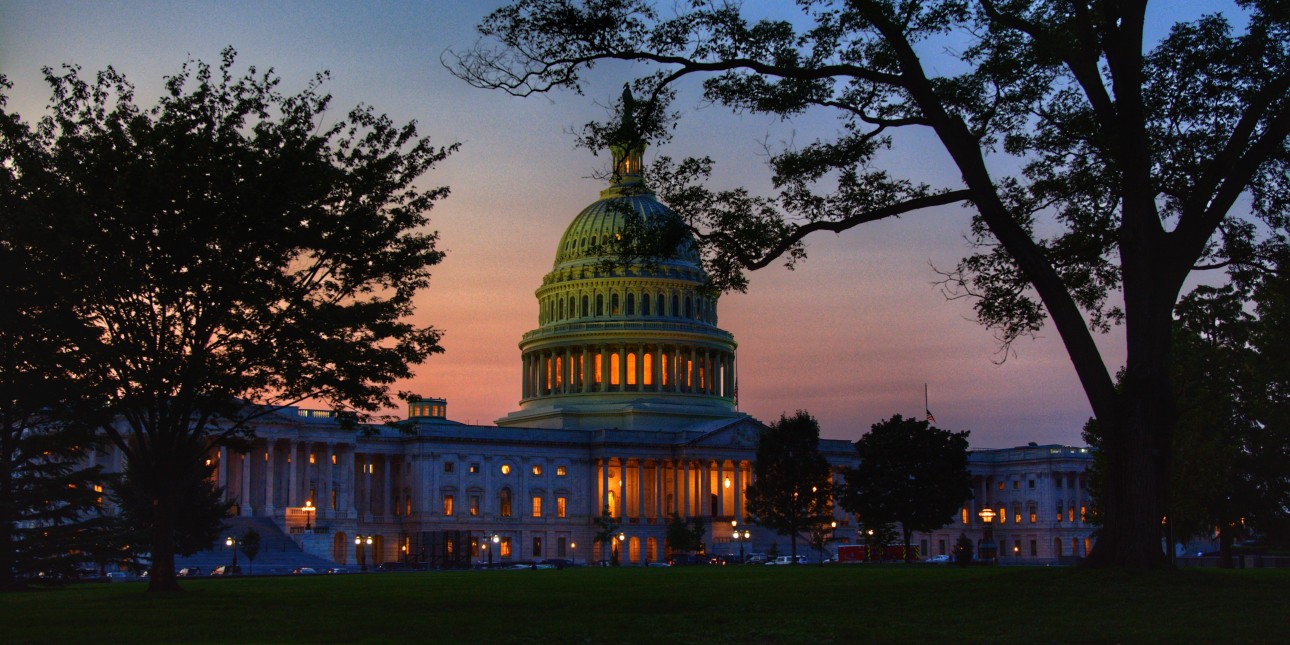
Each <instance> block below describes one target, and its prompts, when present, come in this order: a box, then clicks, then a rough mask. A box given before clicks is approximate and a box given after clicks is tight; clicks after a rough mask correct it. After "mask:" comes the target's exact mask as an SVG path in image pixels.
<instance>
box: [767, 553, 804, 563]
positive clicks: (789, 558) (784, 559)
mask: <svg viewBox="0 0 1290 645" xmlns="http://www.w3.org/2000/svg"><path fill="white" fill-rule="evenodd" d="M797 563H798V564H806V556H804V555H799V556H797ZM766 564H793V556H791V555H781V556H779V557H778V558H775V559H774V560H771V561H770V562H767V563H766Z"/></svg>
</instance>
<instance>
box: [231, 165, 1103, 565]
mask: <svg viewBox="0 0 1290 645" xmlns="http://www.w3.org/2000/svg"><path fill="white" fill-rule="evenodd" d="M641 153H642V149H641V147H637V148H633V149H615V150H614V157H615V162H614V163H615V168H616V169H617V172H616V173H615V175H614V179H613V180H612V181H611V183H610V185H609V186H608V188H606V189H605V190H603V191H601V193H600V199H598V200H597V201H595V202H594V203H592V204H591V205H590V206H588V207H587V208H585V209H584V210H583V211H582V212H581V213H579V214H578V215H577V216H576V217H574V218H573V221H572V222H571V223H570V224H569V226H568V228H567V229H566V231H565V233H564V235H563V236H562V237H561V239H560V242H559V245H558V246H557V247H556V249H555V262H554V265H553V267H552V270H551V272H550V273H548V274H547V275H546V276H545V277H543V279H542V283H541V286H540V287H539V288H538V289H537V294H536V295H537V299H538V326H537V328H536V329H534V330H532V331H530V332H528V333H526V334H524V336H523V338H522V339H521V340H520V350H521V354H522V358H521V364H520V365H519V368H520V376H521V378H520V381H521V383H522V388H521V392H522V397H521V399H520V402H519V409H518V410H516V411H514V412H511V413H510V414H508V415H506V416H505V417H503V418H501V419H499V420H497V422H496V425H468V424H463V423H459V422H456V421H453V420H451V418H450V414H449V408H448V401H446V400H444V399H435V398H427V399H422V400H420V401H416V402H413V403H411V404H409V406H408V410H407V423H406V427H405V428H403V429H402V430H399V429H394V428H389V427H384V426H381V427H371V428H367V429H366V430H367V432H358V433H356V432H354V431H353V430H352V429H344V428H342V426H341V424H340V423H339V422H338V420H337V419H336V418H335V416H334V414H333V413H332V412H331V411H327V410H309V409H303V408H294V407H288V408H283V409H281V410H279V411H278V412H276V413H275V414H272V415H268V416H266V417H264V418H263V419H262V420H260V421H259V422H258V423H257V426H256V428H255V430H256V438H255V440H254V441H253V443H252V445H251V449H250V450H249V451H248V452H247V453H245V454H239V453H237V452H233V451H231V450H229V449H227V448H221V449H220V450H219V452H218V454H213V455H211V459H212V461H213V464H212V465H214V466H215V467H216V470H215V472H216V473H217V475H216V477H217V478H218V481H217V483H218V485H219V486H221V487H223V488H224V494H225V496H226V500H227V501H228V502H230V503H231V504H233V508H234V514H235V515H236V516H238V519H239V520H242V521H243V522H245V521H247V518H252V519H254V518H259V519H258V521H259V525H261V526H271V530H276V531H281V533H283V534H285V535H286V536H289V537H290V538H291V539H293V540H294V541H295V542H296V543H297V544H298V545H299V546H300V547H301V548H302V549H303V550H304V551H305V552H306V553H308V554H312V555H314V556H318V557H321V558H323V559H325V560H329V561H331V562H334V563H337V564H338V565H348V566H370V565H372V564H374V563H383V562H391V561H409V562H420V563H426V564H427V565H428V566H435V567H441V566H442V567H449V566H469V565H471V564H472V563H477V562H480V561H484V560H486V559H493V558H496V559H497V560H498V561H502V562H505V561H508V560H509V561H518V560H525V561H528V560H541V559H547V558H564V559H569V560H574V561H577V562H579V563H582V562H589V561H597V560H602V559H607V558H608V557H609V551H610V549H611V548H613V547H614V546H615V545H613V544H597V543H594V540H593V537H594V535H595V533H596V532H597V531H598V530H599V529H598V526H597V523H596V518H598V517H600V516H602V515H604V514H606V513H607V514H608V515H610V516H612V518H613V523H615V524H617V525H618V529H617V531H616V534H618V535H621V536H622V541H621V544H620V545H619V548H620V549H621V556H620V557H621V561H622V562H623V563H624V564H644V563H649V562H655V561H659V560H662V559H665V558H666V556H667V553H666V544H665V533H666V527H667V524H668V521H669V519H670V518H671V517H672V516H673V515H676V516H678V517H680V518H684V519H690V518H700V519H701V520H702V523H703V524H704V526H705V538H704V543H705V545H706V548H707V550H708V552H709V553H738V552H740V550H741V547H742V550H746V551H747V552H772V551H778V552H779V553H787V552H788V541H789V538H788V536H780V535H776V534H775V533H774V532H773V531H771V530H769V529H764V528H760V527H758V526H756V524H755V522H754V521H753V520H752V518H750V517H749V515H748V512H747V508H746V503H745V496H744V490H745V488H746V487H747V486H748V484H749V483H750V482H751V480H752V463H753V461H754V459H755V453H756V448H757V441H758V435H759V433H760V432H761V431H762V429H763V428H764V427H765V426H764V425H763V424H762V422H760V421H758V420H756V419H754V418H752V417H750V416H748V415H747V414H744V413H741V412H739V411H738V410H737V408H736V393H735V367H736V349H737V345H736V342H735V339H734V337H733V336H732V335H731V334H730V333H729V332H727V331H725V330H723V329H721V327H720V326H719V323H718V315H717V298H716V296H715V295H714V294H712V293H711V291H710V290H707V289H705V288H704V286H705V274H704V271H703V269H702V268H701V266H700V262H699V257H698V255H697V252H696V250H695V248H694V246H693V244H692V243H691V242H689V241H685V242H682V243H681V244H680V246H679V247H678V248H677V249H676V252H675V254H674V255H673V256H672V257H671V258H670V259H654V260H650V261H642V262H630V263H618V264H615V263H612V262H606V259H607V258H606V257H605V255H604V252H603V249H605V248H606V243H607V242H608V241H609V240H615V239H618V236H621V235H623V234H625V233H627V231H628V229H631V230H632V231H639V230H649V229H650V228H651V227H653V226H656V225H661V224H663V223H665V220H666V219H667V218H670V217H673V215H672V214H671V212H670V211H669V210H668V209H667V207H666V206H664V205H663V204H661V203H659V202H658V201H657V200H656V199H655V196H654V194H653V193H652V192H650V191H649V190H648V188H647V187H646V186H645V185H644V182H643V179H642V176H641V174H640V162H641ZM624 264H625V265H624ZM858 434H859V432H858V431H857V436H858ZM820 450H821V452H822V453H823V454H824V455H825V457H826V458H827V459H828V460H829V461H830V463H831V464H832V465H833V466H834V473H835V474H834V478H835V482H837V483H840V482H841V481H842V475H841V473H842V469H843V468H845V467H848V466H854V465H855V461H856V457H855V450H854V448H853V447H852V445H851V443H850V442H848V441H839V440H822V441H821V442H820ZM1089 463H1090V456H1089V455H1088V454H1087V452H1086V451H1085V450H1084V449H1079V448H1068V447H1062V446H1032V447H1024V448H1017V449H1008V450H990V451H975V452H974V453H973V454H972V456H971V460H970V464H971V469H972V472H973V475H974V480H975V482H976V485H975V489H974V494H975V499H974V500H973V501H971V502H969V505H968V506H967V507H965V508H964V509H963V510H962V512H961V516H960V517H956V518H955V519H954V521H953V522H952V523H951V524H949V525H947V526H946V527H945V528H944V529H942V530H940V531H936V532H934V533H931V534H926V535H924V534H918V535H917V536H916V538H915V544H917V545H919V546H920V547H921V551H920V552H921V554H922V555H924V556H928V555H936V554H941V553H949V551H950V549H952V548H953V545H954V541H955V540H956V539H957V538H958V536H959V535H960V534H961V533H967V534H968V535H969V536H970V537H972V539H974V540H976V541H978V542H979V541H980V540H981V538H982V529H983V526H982V523H981V521H980V519H979V511H980V510H981V509H982V508H986V507H989V508H992V509H997V512H998V514H999V515H1001V516H1002V519H1003V520H1004V521H1003V523H1002V524H1000V523H999V522H995V525H994V526H993V528H994V531H993V533H994V535H993V539H994V540H995V541H996V542H998V543H999V544H1001V545H1002V548H1001V549H1000V555H1001V561H1003V562H1009V561H1015V562H1027V563H1040V562H1044V563H1050V562H1056V561H1059V560H1065V559H1067V558H1069V557H1070V556H1078V555H1083V554H1084V553H1086V552H1087V550H1088V548H1089V547H1090V546H1091V545H1090V542H1089V540H1090V534H1091V531H1092V529H1091V528H1090V527H1089V526H1088V525H1087V524H1085V523H1084V513H1085V512H1086V507H1087V497H1088V493H1087V490H1086V488H1085V480H1084V471H1085V469H1086V468H1087V466H1088V464H1089ZM834 514H835V518H836V521H837V527H836V529H834V530H833V531H832V533H831V539H830V544H848V543H859V542H862V540H861V539H860V538H861V537H862V536H860V535H858V529H857V523H856V521H855V518H854V517H852V516H851V515H850V514H848V513H846V512H845V511H843V510H842V509H840V508H838V509H835V513H834ZM235 521H236V520H235ZM736 522H737V523H738V524H737V525H738V527H739V533H740V534H742V533H743V531H744V530H745V529H747V530H748V531H749V532H750V538H751V539H750V540H748V541H747V542H746V543H737V542H736V540H735V536H736V533H735V530H736V529H735V526H736V525H735V523H736ZM805 537H806V536H801V538H799V540H798V548H799V552H801V553H806V552H808V551H807V549H809V547H807V546H806V542H807V541H806V539H805Z"/></svg>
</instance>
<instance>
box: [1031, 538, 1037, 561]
mask: <svg viewBox="0 0 1290 645" xmlns="http://www.w3.org/2000/svg"><path fill="white" fill-rule="evenodd" d="M1038 555H1039V540H1031V541H1030V557H1032V558H1033V557H1036V556H1038Z"/></svg>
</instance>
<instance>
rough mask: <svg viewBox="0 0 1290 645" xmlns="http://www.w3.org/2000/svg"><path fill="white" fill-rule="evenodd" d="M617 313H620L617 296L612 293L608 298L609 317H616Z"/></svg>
mask: <svg viewBox="0 0 1290 645" xmlns="http://www.w3.org/2000/svg"><path fill="white" fill-rule="evenodd" d="M619 313H622V312H621V311H620V310H619V309H618V294H616V293H614V294H610V296H609V315H611V316H617V315H618V314H619Z"/></svg>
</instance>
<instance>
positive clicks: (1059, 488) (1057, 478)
mask: <svg viewBox="0 0 1290 645" xmlns="http://www.w3.org/2000/svg"><path fill="white" fill-rule="evenodd" d="M1054 479H1056V480H1057V490H1061V489H1062V478H1061V477H1055V478H1054Z"/></svg>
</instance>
